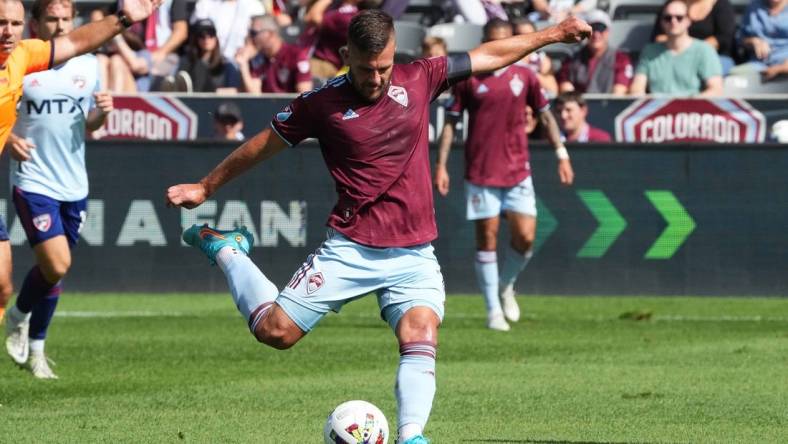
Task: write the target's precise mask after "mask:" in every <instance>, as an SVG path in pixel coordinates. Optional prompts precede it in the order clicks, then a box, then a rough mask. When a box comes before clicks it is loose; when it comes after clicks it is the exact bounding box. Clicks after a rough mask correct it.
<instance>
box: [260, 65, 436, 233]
mask: <svg viewBox="0 0 788 444" xmlns="http://www.w3.org/2000/svg"><path fill="white" fill-rule="evenodd" d="M447 87H448V81H447V61H446V57H435V58H432V59H422V60H417V61H415V62H413V63H409V64H407V65H395V66H394V68H393V72H392V74H391V84H390V86H389V87H388V90H387V91H386V92H384V94H383V95H382V96H381V97H380V99H379V100H377V101H376V102H374V103H369V102H367V101H365V100H364V99H363V98H362V97H361V96H359V95H358V93H356V91H355V89H353V87H352V86H351V84H350V79H349V77H348V74H345V75H342V76H339V77H336V78H334V79H331V80H329V82H328V83H327V84H326V85H325V86H324V87H322V88H319V89H317V90H314V91H312V92H309V93H306V94H303V95H301V96H300V97H298V98H297V99H295V100H294V101H293V102H292V103H291V104H290V105H288V106H287V107H286V108H285V109H284V110H282V112H280V113H278V114H277V115H276V116H275V117H274V120H273V122H272V127H273V129H274V130H275V131H276V132H277V134H279V136H280V137H282V139H284V140H285V141H287V142H288V143H289V144H291V145H295V144H297V143H298V142H300V141H302V140H304V139H306V138H308V137H314V138H316V139H318V141H319V142H320V149H321V150H322V152H323V158H324V159H325V161H326V165H327V166H328V170H329V172H330V173H331V176H332V177H333V178H334V181H335V183H336V190H337V194H338V195H339V196H338V201H337V204H336V205H335V206H334V209H333V210H332V212H331V215H330V216H329V218H328V226H330V227H332V228H334V229H336V230H337V231H339V232H340V233H342V234H344V235H345V236H347V237H349V238H351V239H353V240H354V241H356V242H358V243H360V244H364V245H369V246H373V247H407V246H413V245H418V244H423V243H425V242H429V241H431V240H433V239H435V237H436V236H437V232H438V231H437V228H436V225H435V211H434V209H433V200H432V184H431V179H430V159H429V147H428V131H429V104H430V102H431V101H432V100H434V99H435V98H436V97H437V96H438V95H439V94H440V93H441V92H442V91H444V90H445V89H446V88H447Z"/></svg>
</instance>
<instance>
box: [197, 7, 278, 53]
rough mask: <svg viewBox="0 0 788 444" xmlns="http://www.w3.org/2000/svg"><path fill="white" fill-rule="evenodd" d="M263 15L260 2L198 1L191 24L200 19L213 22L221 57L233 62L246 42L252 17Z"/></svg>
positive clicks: (263, 11)
mask: <svg viewBox="0 0 788 444" xmlns="http://www.w3.org/2000/svg"><path fill="white" fill-rule="evenodd" d="M263 14H265V10H264V9H263V4H262V3H261V2H260V0H198V1H197V3H196V4H195V5H194V13H193V14H192V23H196V22H197V21H199V20H202V19H210V20H211V21H213V23H214V25H215V26H216V36H217V38H218V39H219V40H218V42H219V46H220V47H221V48H222V55H224V57H225V58H226V59H227V60H233V59H234V58H235V54H237V53H238V50H239V49H241V47H243V46H244V43H245V42H246V34H247V30H248V29H249V24H250V22H251V19H252V17H254V16H256V15H263Z"/></svg>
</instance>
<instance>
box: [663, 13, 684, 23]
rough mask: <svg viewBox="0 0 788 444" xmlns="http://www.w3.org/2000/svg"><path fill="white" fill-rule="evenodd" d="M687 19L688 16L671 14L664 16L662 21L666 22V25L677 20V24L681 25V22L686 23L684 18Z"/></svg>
mask: <svg viewBox="0 0 788 444" xmlns="http://www.w3.org/2000/svg"><path fill="white" fill-rule="evenodd" d="M685 17H686V15H671V14H664V15H663V16H662V21H663V22H665V23H670V22H672V21H674V20H675V21H677V22H679V23H681V22H683V21H684V18H685Z"/></svg>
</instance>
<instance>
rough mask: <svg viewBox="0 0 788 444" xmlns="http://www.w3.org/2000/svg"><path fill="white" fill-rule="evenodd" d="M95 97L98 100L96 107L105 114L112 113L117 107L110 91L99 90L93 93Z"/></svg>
mask: <svg viewBox="0 0 788 444" xmlns="http://www.w3.org/2000/svg"><path fill="white" fill-rule="evenodd" d="M93 99H94V100H95V101H96V108H97V109H98V110H99V111H101V113H102V114H104V115H107V114H109V113H111V112H112V110H113V109H115V107H114V105H113V102H112V96H111V95H109V93H105V92H97V93H96V94H93Z"/></svg>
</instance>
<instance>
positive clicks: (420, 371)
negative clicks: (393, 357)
mask: <svg viewBox="0 0 788 444" xmlns="http://www.w3.org/2000/svg"><path fill="white" fill-rule="evenodd" d="M399 355H400V358H399V368H398V369H397V384H396V385H395V387H394V391H395V393H396V395H397V404H398V406H399V411H398V415H397V421H398V422H397V428H398V430H399V435H400V436H399V439H398V441H399V442H404V441H405V440H407V439H409V438H411V437H412V436H416V435H420V434H421V433H422V431H423V430H424V426H425V425H427V419H429V417H430V410H432V399H433V398H434V397H435V356H436V344H435V343H434V342H427V341H417V342H407V343H404V344H401V345H400V346H399ZM406 426H407V427H406ZM405 434H407V435H408V436H404V435H405Z"/></svg>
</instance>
